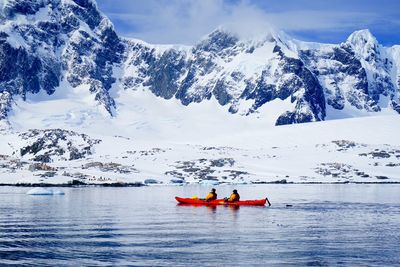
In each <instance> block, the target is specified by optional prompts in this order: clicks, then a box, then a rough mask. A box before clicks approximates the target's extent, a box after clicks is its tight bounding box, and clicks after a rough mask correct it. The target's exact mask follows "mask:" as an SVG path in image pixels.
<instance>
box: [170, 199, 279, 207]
mask: <svg viewBox="0 0 400 267" xmlns="http://www.w3.org/2000/svg"><path fill="white" fill-rule="evenodd" d="M175 199H176V201H178V202H179V204H190V205H211V206H214V205H231V206H264V205H265V203H268V205H269V206H271V203H270V202H269V201H268V198H264V199H258V200H239V201H236V202H225V201H224V200H223V199H216V200H212V201H205V200H202V199H199V198H182V197H175Z"/></svg>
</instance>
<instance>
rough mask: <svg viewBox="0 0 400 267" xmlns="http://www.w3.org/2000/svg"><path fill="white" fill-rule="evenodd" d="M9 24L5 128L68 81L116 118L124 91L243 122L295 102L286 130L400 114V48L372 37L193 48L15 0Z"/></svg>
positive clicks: (215, 36) (0, 85)
mask: <svg viewBox="0 0 400 267" xmlns="http://www.w3.org/2000/svg"><path fill="white" fill-rule="evenodd" d="M0 21H1V26H0V119H3V120H4V119H5V118H6V114H7V112H8V111H9V109H10V106H11V104H10V103H11V99H12V97H13V96H21V97H22V98H23V99H25V98H26V97H28V96H29V95H28V93H32V94H35V93H38V92H39V91H44V92H46V93H47V94H50V95H51V94H53V93H54V92H55V91H56V90H57V88H59V86H60V84H61V82H62V81H66V82H67V83H69V84H70V85H71V86H72V87H78V86H82V85H86V87H87V88H88V90H89V91H90V92H91V93H92V94H93V99H94V100H95V101H97V102H98V103H99V104H100V105H102V106H103V107H104V108H105V109H106V110H107V111H108V112H109V113H110V114H111V115H114V113H113V111H114V109H115V108H116V103H115V100H114V99H113V98H112V97H111V95H110V93H109V91H110V89H111V87H112V86H113V84H115V83H117V84H118V86H119V88H118V89H119V90H137V89H138V88H143V89H145V90H150V91H151V92H152V93H154V94H155V95H156V96H159V97H162V98H164V99H166V100H168V99H171V98H176V99H179V100H180V102H181V103H182V104H183V105H189V104H191V103H198V102H202V101H205V100H208V99H210V98H215V99H217V100H218V103H219V104H220V105H227V106H228V107H229V112H231V113H239V114H241V115H249V114H252V113H256V112H259V109H260V108H261V107H263V106H264V105H265V104H267V103H269V102H271V101H274V100H277V99H280V100H286V99H287V100H289V101H288V102H289V103H291V105H290V107H288V108H287V110H286V111H284V112H283V113H282V111H280V112H281V113H282V114H278V116H277V121H276V124H277V125H282V124H291V123H303V122H310V121H320V120H324V119H325V118H326V116H327V115H329V114H327V107H330V108H332V110H336V111H335V112H341V110H344V109H346V108H351V109H355V110H361V111H366V112H379V111H381V109H382V107H383V106H385V107H386V106H387V105H388V106H390V107H391V108H392V109H393V110H396V111H397V112H399V113H400V99H399V96H400V93H399V88H400V48H399V47H398V46H394V47H391V48H386V47H383V46H381V45H379V43H378V42H377V40H376V39H375V38H374V37H373V36H372V34H371V33H370V32H369V31H367V30H363V31H358V32H355V33H353V34H352V35H351V36H350V37H349V38H348V40H347V41H346V42H344V43H342V44H339V45H323V44H307V43H302V42H298V41H295V40H290V39H289V38H287V37H283V36H281V35H280V34H278V33H275V32H272V31H271V32H267V33H266V34H265V36H263V37H258V38H254V39H240V38H239V37H238V36H236V35H235V34H234V33H231V32H229V31H226V30H223V29H218V30H216V31H214V32H212V33H211V34H210V35H209V36H208V37H207V38H205V39H204V40H202V41H201V42H199V43H198V44H197V45H195V46H193V47H183V46H156V45H150V44H146V43H144V42H142V41H137V40H126V39H122V38H120V37H118V35H117V34H116V33H115V31H114V29H113V25H112V24H111V22H110V21H109V20H108V19H107V18H106V17H104V16H103V15H102V14H101V13H100V12H99V10H98V9H97V6H96V4H95V2H94V1H92V0H41V1H32V0H7V1H6V2H5V5H4V7H3V9H2V10H1V15H0ZM115 70H118V71H115ZM384 99H386V102H387V103H388V104H385V103H382V102H383V100H384ZM244 103H245V104H244ZM331 112H332V111H331ZM346 114H347V113H346ZM349 116H351V115H349Z"/></svg>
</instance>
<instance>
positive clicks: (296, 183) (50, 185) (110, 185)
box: [0, 182, 400, 187]
mask: <svg viewBox="0 0 400 267" xmlns="http://www.w3.org/2000/svg"><path fill="white" fill-rule="evenodd" d="M273 184H275V185H276V184H281V185H335V184H336V185H341V184H357V185H360V184H381V185H385V184H400V182H287V183H279V182H262V183H248V184H220V185H235V186H238V185H239V186H240V185H273ZM169 185H171V186H190V185H202V184H199V183H188V184H158V185H157V186H169ZM6 186H9V187H145V186H155V185H153V184H150V185H147V184H144V183H104V184H90V183H87V184H86V183H79V184H72V183H71V184H46V183H18V184H1V183H0V187H6ZM203 186H208V185H203ZM210 186H211V185H210ZM212 186H218V185H212Z"/></svg>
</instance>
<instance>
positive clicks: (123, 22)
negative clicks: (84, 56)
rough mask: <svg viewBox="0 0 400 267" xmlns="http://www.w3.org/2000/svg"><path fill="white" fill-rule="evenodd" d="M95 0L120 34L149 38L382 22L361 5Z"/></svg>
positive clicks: (186, 39) (181, 39)
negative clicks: (301, 7) (271, 5)
mask: <svg viewBox="0 0 400 267" xmlns="http://www.w3.org/2000/svg"><path fill="white" fill-rule="evenodd" d="M98 1H99V3H100V8H102V7H104V10H103V11H105V13H106V14H107V15H108V16H110V18H111V20H112V21H113V22H114V23H115V25H116V28H117V30H118V31H119V32H120V33H121V34H122V35H125V36H127V37H134V38H139V39H143V40H145V41H147V42H150V43H183V44H193V43H195V42H198V41H199V40H200V39H201V37H202V36H204V35H206V34H208V33H210V32H211V31H213V30H215V29H216V28H217V27H218V26H221V25H224V26H225V27H227V28H229V29H231V30H234V31H236V32H238V33H239V34H241V35H245V36H248V35H254V34H259V33H264V32H265V33H267V32H268V31H269V28H270V27H271V26H270V25H274V27H276V28H278V29H280V30H283V31H287V32H289V33H296V32H301V31H310V32H317V31H318V32H324V34H325V35H326V34H329V33H330V32H342V33H344V32H345V33H346V34H350V33H351V32H352V31H354V30H356V29H361V28H369V27H370V26H371V25H373V26H375V27H377V26H376V25H379V22H380V21H382V16H380V15H378V14H376V13H372V12H367V11H366V10H364V11H363V12H361V11H354V10H355V9H354V8H352V9H349V10H343V9H334V8H331V9H328V8H326V9H324V10H321V9H319V10H316V9H314V10H313V9H305V10H299V9H295V8H293V7H294V5H295V4H293V2H291V6H290V7H291V8H287V7H289V4H288V2H287V1H286V4H283V3H282V5H281V6H279V7H280V8H279V9H277V8H276V6H277V5H276V3H275V8H274V9H273V10H268V8H267V7H266V6H265V5H264V6H263V7H260V6H257V5H256V3H257V2H256V1H251V0H235V1H234V0H169V1H168V0H146V1H142V0H118V2H120V4H119V5H120V6H121V7H123V8H120V9H115V7H113V6H112V5H116V3H117V1H116V0H114V1H108V0H98ZM106 2H108V4H106ZM114 3H115V4H114ZM260 3H264V4H266V3H267V4H269V2H258V4H260ZM271 3H272V2H271ZM285 5H286V6H285ZM110 10H111V11H110ZM122 10H123V11H122ZM381 15H382V14H381ZM391 23H392V24H393V23H394V22H391Z"/></svg>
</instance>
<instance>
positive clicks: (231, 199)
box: [227, 193, 240, 202]
mask: <svg viewBox="0 0 400 267" xmlns="http://www.w3.org/2000/svg"><path fill="white" fill-rule="evenodd" d="M239 199H240V196H239V194H237V193H236V194H235V193H232V195H231V196H230V197H229V198H228V200H227V201H228V202H236V201H239Z"/></svg>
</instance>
